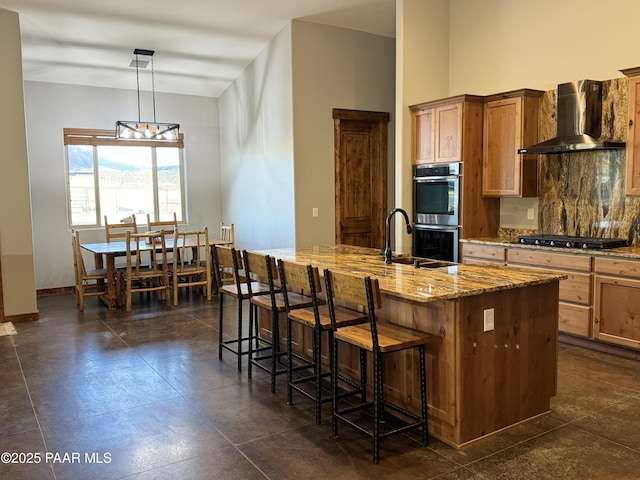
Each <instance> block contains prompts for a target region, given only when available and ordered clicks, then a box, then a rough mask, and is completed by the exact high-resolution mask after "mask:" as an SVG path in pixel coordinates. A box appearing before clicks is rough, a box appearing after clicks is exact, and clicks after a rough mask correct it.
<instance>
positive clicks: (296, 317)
mask: <svg viewBox="0 0 640 480" xmlns="http://www.w3.org/2000/svg"><path fill="white" fill-rule="evenodd" d="M278 270H279V272H280V282H281V286H282V293H283V295H284V302H285V307H286V310H287V312H288V314H287V352H288V361H287V364H288V375H287V383H288V388H287V403H288V404H292V403H293V391H294V390H295V391H296V392H299V393H300V394H302V395H304V396H305V397H307V398H310V399H311V400H313V401H314V402H315V407H316V423H318V424H319V423H321V421H322V403H323V402H329V401H331V398H332V397H331V392H332V389H331V375H332V370H333V365H331V361H329V367H328V368H325V370H324V372H323V368H322V337H323V333H325V332H326V335H327V340H328V342H327V343H328V347H329V348H328V351H327V357H329V358H330V355H331V351H332V348H333V341H334V340H333V329H332V325H331V317H330V315H329V309H328V307H327V305H326V302H325V301H324V300H322V299H320V298H318V293H320V292H321V291H322V282H321V281H320V274H319V272H318V268H317V267H313V266H312V265H305V264H301V263H295V262H290V261H286V260H278ZM291 290H294V291H299V292H305V293H307V294H308V296H309V297H310V299H311V307H308V308H297V309H295V308H290V301H289V293H290V291H291ZM366 321H367V316H366V315H364V314H362V313H361V312H357V311H355V310H347V309H342V308H339V307H336V326H338V327H344V326H348V325H355V324H358V323H364V322H366ZM292 322H295V323H297V324H299V325H301V326H302V327H304V328H306V329H310V330H311V331H312V332H311V335H312V337H311V338H312V346H311V358H308V356H305V355H304V354H295V353H294V352H293V348H292V340H291V339H292V331H291V330H292V328H291V327H292V324H291V323H292ZM294 359H295V361H296V363H297V365H294ZM294 373H295V374H296V378H295V379H294V377H293V375H294ZM323 379H327V380H328V382H327V383H328V385H326V389H323V385H322V381H323ZM308 384H311V388H305V386H307V385H308ZM323 390H325V394H324V395H323Z"/></svg>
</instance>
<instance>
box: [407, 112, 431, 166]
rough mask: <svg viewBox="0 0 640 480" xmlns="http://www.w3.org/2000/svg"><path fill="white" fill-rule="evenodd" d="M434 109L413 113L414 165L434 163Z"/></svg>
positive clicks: (412, 149)
mask: <svg viewBox="0 0 640 480" xmlns="http://www.w3.org/2000/svg"><path fill="white" fill-rule="evenodd" d="M434 110H435V109H434V108H422V109H419V110H415V111H412V112H411V115H412V117H413V128H412V132H413V135H412V144H413V145H412V148H411V151H412V154H413V164H414V165H415V164H418V163H433V161H434V150H435V141H434V135H435V126H434V121H435V116H434Z"/></svg>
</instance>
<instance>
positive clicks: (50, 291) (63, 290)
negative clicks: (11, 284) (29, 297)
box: [36, 286, 76, 297]
mask: <svg viewBox="0 0 640 480" xmlns="http://www.w3.org/2000/svg"><path fill="white" fill-rule="evenodd" d="M75 290H76V287H74V286H71V287H55V288H42V289H40V290H36V295H37V296H39V297H40V296H47V295H66V294H68V293H74V292H75Z"/></svg>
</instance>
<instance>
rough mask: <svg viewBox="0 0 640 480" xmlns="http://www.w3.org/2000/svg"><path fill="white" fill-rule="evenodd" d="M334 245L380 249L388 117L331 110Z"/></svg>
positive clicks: (382, 236) (384, 216) (383, 227)
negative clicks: (333, 149) (333, 161)
mask: <svg viewBox="0 0 640 480" xmlns="http://www.w3.org/2000/svg"><path fill="white" fill-rule="evenodd" d="M333 119H334V135H335V145H334V147H335V154H334V156H335V195H336V207H335V208H336V224H335V229H336V243H343V244H347V245H357V246H361V247H376V248H382V247H383V245H384V235H385V232H384V229H385V223H384V222H385V218H386V210H387V201H386V199H387V123H388V122H389V114H388V113H384V112H363V111H354V110H341V109H334V110H333Z"/></svg>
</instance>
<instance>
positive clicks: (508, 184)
mask: <svg viewBox="0 0 640 480" xmlns="http://www.w3.org/2000/svg"><path fill="white" fill-rule="evenodd" d="M521 118H522V99H521V98H507V99H504V100H497V101H494V102H487V104H486V105H485V111H484V146H483V153H484V155H483V172H482V173H483V175H482V194H483V195H486V196H502V195H519V194H520V169H521V162H520V155H518V154H517V153H516V150H517V148H518V146H519V145H520V143H521V141H520V136H521V128H520V119H521Z"/></svg>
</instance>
